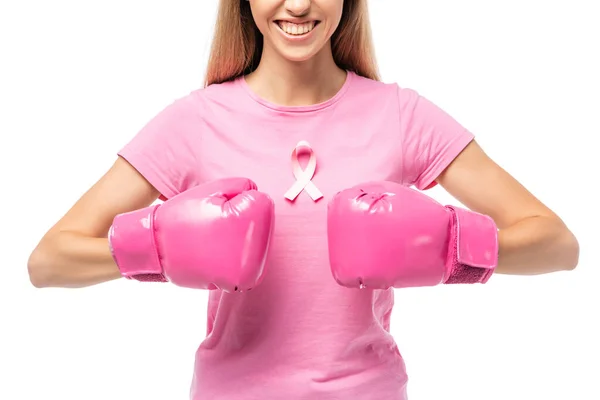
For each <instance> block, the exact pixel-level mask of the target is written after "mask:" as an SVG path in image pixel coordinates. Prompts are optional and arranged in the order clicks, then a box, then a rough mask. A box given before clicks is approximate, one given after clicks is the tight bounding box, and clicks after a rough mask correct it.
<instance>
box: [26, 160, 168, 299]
mask: <svg viewBox="0 0 600 400" xmlns="http://www.w3.org/2000/svg"><path fill="white" fill-rule="evenodd" d="M158 196H159V193H158V191H157V190H156V189H155V188H154V187H153V186H152V185H150V183H149V182H148V181H147V180H146V179H145V178H144V177H143V176H142V175H140V174H139V173H138V172H137V170H135V169H134V168H133V167H132V166H131V165H130V164H129V163H128V162H126V161H125V160H123V159H121V158H118V159H117V161H116V162H115V163H114V165H113V166H112V167H111V168H110V169H109V170H108V171H107V173H106V174H105V175H104V176H103V177H102V178H101V179H100V180H98V182H96V183H95V184H94V185H93V186H92V187H91V188H90V189H89V190H88V191H87V192H86V193H85V194H84V195H83V196H82V197H81V198H80V199H79V200H78V201H77V202H76V203H75V204H74V205H73V207H72V208H71V209H70V210H69V211H68V212H67V213H66V214H65V215H64V216H63V217H62V218H61V219H60V220H59V221H58V222H57V223H56V224H55V225H54V226H53V227H52V228H51V229H50V230H49V231H48V232H47V233H46V234H45V235H44V237H43V238H42V239H41V240H40V242H39V244H38V245H37V247H36V248H35V249H34V250H33V252H32V253H31V255H30V257H29V260H28V263H27V268H28V272H29V278H30V280H31V283H32V284H33V285H34V286H35V287H40V288H41V287H70V288H75V287H85V286H91V285H96V284H99V283H102V282H107V281H111V280H115V279H118V278H120V276H121V274H120V273H119V270H118V268H117V265H116V264H115V262H114V261H113V259H112V256H111V253H110V250H109V246H108V239H107V238H106V236H107V233H108V230H109V228H110V225H111V224H112V220H113V218H114V217H115V216H116V215H117V214H121V213H124V212H128V211H132V210H135V209H139V208H143V207H147V206H149V205H150V204H152V202H154V201H155V200H156V199H157V198H158Z"/></svg>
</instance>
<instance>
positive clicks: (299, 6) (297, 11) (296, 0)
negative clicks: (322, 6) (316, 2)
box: [285, 0, 310, 17]
mask: <svg viewBox="0 0 600 400" xmlns="http://www.w3.org/2000/svg"><path fill="white" fill-rule="evenodd" d="M285 8H286V9H287V10H288V12H289V13H290V14H292V15H293V16H294V17H302V16H304V15H306V14H307V13H308V11H309V10H310V0H286V2H285Z"/></svg>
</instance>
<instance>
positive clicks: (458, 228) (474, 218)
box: [444, 206, 498, 284]
mask: <svg viewBox="0 0 600 400" xmlns="http://www.w3.org/2000/svg"><path fill="white" fill-rule="evenodd" d="M447 209H448V210H449V211H450V212H451V213H452V218H451V224H450V241H449V244H448V258H447V260H446V276H445V281H444V284H456V283H486V282H487V281H488V279H490V277H491V276H492V274H493V273H494V270H495V269H496V266H497V265H498V228H497V226H496V224H495V223H494V220H493V219H492V218H490V217H489V216H487V215H482V214H479V213H476V212H473V211H470V210H465V209H462V208H458V207H453V206H447Z"/></svg>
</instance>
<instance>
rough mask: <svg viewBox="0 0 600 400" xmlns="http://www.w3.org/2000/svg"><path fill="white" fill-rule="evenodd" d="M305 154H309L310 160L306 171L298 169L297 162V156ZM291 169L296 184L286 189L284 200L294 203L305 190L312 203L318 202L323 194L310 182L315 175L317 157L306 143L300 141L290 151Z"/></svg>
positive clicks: (298, 163) (298, 164)
mask: <svg viewBox="0 0 600 400" xmlns="http://www.w3.org/2000/svg"><path fill="white" fill-rule="evenodd" d="M304 152H307V153H309V154H310V159H309V160H308V165H307V166H306V169H304V170H303V169H302V168H301V167H300V162H299V161H298V155H299V154H301V153H304ZM292 169H293V172H294V177H296V182H294V184H293V185H292V187H290V188H289V189H288V191H287V192H286V193H285V198H286V199H288V200H290V201H294V199H296V197H298V195H299V194H300V192H302V191H303V190H306V193H308V195H309V196H310V197H311V198H312V199H313V201H317V200H319V199H320V198H321V197H323V194H322V193H321V191H320V190H319V189H317V187H316V186H315V184H314V183H313V182H312V178H313V176H314V175H315V171H316V170H317V157H316V156H315V152H314V151H313V149H312V147H310V144H308V142H306V141H304V140H301V141H300V142H298V144H297V145H296V147H295V148H294V150H293V151H292Z"/></svg>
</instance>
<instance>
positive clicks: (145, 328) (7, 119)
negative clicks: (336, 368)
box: [0, 0, 600, 400]
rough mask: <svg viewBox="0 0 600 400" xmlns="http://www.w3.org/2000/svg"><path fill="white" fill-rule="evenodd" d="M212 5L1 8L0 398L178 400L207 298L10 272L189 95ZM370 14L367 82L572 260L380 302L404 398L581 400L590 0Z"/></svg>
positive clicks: (593, 388)
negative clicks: (546, 227) (131, 144)
mask: <svg viewBox="0 0 600 400" xmlns="http://www.w3.org/2000/svg"><path fill="white" fill-rule="evenodd" d="M257 1H258V0H257ZM321 1H327V0H321ZM216 3H217V2H216V1H205V0H202V1H200V0H195V1H184V0H171V1H168V2H167V1H148V0H146V1H136V0H118V1H116V0H104V1H99V2H89V1H65V0H54V1H31V0H30V1H26V0H21V1H18V2H17V1H14V2H11V1H9V0H2V3H0V4H1V8H0V43H1V54H0V60H1V61H0V71H1V73H0V85H1V86H0V107H1V108H0V135H1V141H0V167H1V168H0V174H1V180H0V182H1V183H2V186H0V191H1V196H0V210H2V218H1V220H0V221H1V222H0V235H1V237H0V239H1V240H0V247H1V251H2V263H1V268H2V279H1V280H0V317H1V319H0V324H1V325H0V326H1V328H0V335H1V339H0V398H1V399H6V400H17V399H26V400H33V399H42V398H43V399H61V400H75V399H76V400H82V399H85V400H95V399H103V400H105V399H115V400H120V399H145V400H151V399H161V400H162V399H170V400H171V399H186V398H187V395H188V391H189V385H190V379H191V376H192V366H193V356H194V352H195V349H196V347H197V345H198V344H199V343H200V341H201V340H202V339H203V335H204V332H205V315H206V314H205V306H206V293H204V292H197V291H191V290H182V289H180V288H175V287H173V286H171V285H154V284H146V285H144V284H137V283H135V282H126V281H118V282H113V283H108V284H104V285H99V286H97V287H92V288H87V289H80V290H72V289H71V290H67V289H35V288H33V287H32V286H31V285H30V284H29V281H28V277H27V272H26V261H27V257H28V255H29V252H30V251H31V250H32V249H33V247H34V246H35V245H36V243H37V241H38V240H39V239H40V237H41V236H42V235H43V234H44V232H45V231H46V230H47V229H48V228H49V227H50V226H51V225H52V224H53V223H54V222H55V221H56V220H57V219H58V218H60V217H61V216H62V214H63V213H64V212H65V211H66V210H67V209H68V208H69V207H70V206H71V204H72V203H74V202H75V201H76V200H77V199H78V198H79V196H80V195H81V194H82V193H83V192H84V191H85V190H86V189H87V188H88V187H89V186H91V185H92V184H93V183H94V182H95V181H96V180H97V179H98V178H99V177H100V176H101V175H102V174H103V173H104V171H105V170H106V169H107V168H108V167H109V166H110V165H111V164H112V162H113V161H114V158H115V153H116V151H117V150H118V149H120V147H121V146H122V145H123V144H125V142H126V141H128V140H129V139H130V138H131V137H132V135H134V134H135V133H136V132H137V130H138V129H139V128H141V126H143V125H144V124H145V123H146V122H147V121H148V120H149V119H150V118H151V117H153V116H154V115H155V113H157V112H158V111H160V110H161V109H162V108H163V107H164V106H166V105H167V104H169V103H170V102H171V101H172V100H173V99H174V98H176V97H178V96H181V95H185V94H187V93H189V92H190V91H191V90H193V89H195V88H198V87H200V86H201V85H202V81H203V73H204V68H205V63H206V59H207V55H208V48H209V43H210V38H211V34H212V26H213V21H214V16H215V10H216ZM370 6H371V19H372V25H373V32H374V37H375V43H376V46H377V51H378V59H379V63H380V65H381V70H382V73H383V79H384V81H388V82H391V81H396V82H398V83H400V85H402V86H406V87H412V88H414V89H416V90H418V91H419V92H421V93H422V94H424V95H425V96H427V97H429V98H430V99H431V100H433V101H434V102H435V103H437V104H438V105H439V106H441V107H442V108H444V109H445V110H447V111H448V112H449V113H451V114H452V115H453V116H455V117H456V118H457V119H458V120H459V121H460V122H461V123H463V124H464V125H465V126H467V127H468V128H469V129H470V130H472V131H473V132H475V133H476V135H477V137H478V140H479V142H480V143H481V144H482V145H483V147H484V148H485V149H486V151H487V152H488V153H489V154H490V155H491V156H492V157H493V158H494V159H495V160H496V161H497V162H499V163H500V164H501V165H502V166H504V167H505V168H506V169H507V170H508V171H509V172H511V173H513V174H514V175H515V176H516V177H517V178H518V179H519V180H520V181H521V182H522V183H524V184H525V185H526V186H527V187H528V188H529V189H530V190H531V191H532V192H534V194H536V195H537V196H538V197H540V198H541V199H542V200H543V201H544V202H545V203H546V204H548V205H549V206H550V207H551V208H553V209H554V210H555V211H556V212H558V214H559V215H560V216H561V217H563V218H564V220H565V221H566V222H567V224H568V225H569V226H570V227H571V228H572V230H573V231H574V232H575V233H576V235H577V236H578V238H579V240H580V243H581V248H582V251H581V258H580V264H579V267H578V269H576V270H575V271H573V272H565V273H556V274H553V275H547V276H537V277H507V276H495V277H494V278H493V279H492V280H491V281H490V282H489V284H487V285H479V286H460V287H458V286H454V287H436V288H428V289H418V290H403V291H397V306H396V311H395V313H394V315H393V333H394V335H395V337H396V340H397V341H398V343H399V345H400V348H401V351H402V353H403V355H404V357H405V359H406V363H407V367H408V373H409V376H410V383H409V394H410V399H411V400H434V399H435V400H437V399H440V400H441V399H461V400H471V399H472V400H493V399H511V400H538V399H539V400H541V399H544V400H551V399H570V400H592V399H595V400H598V399H600V390H599V387H598V384H597V383H596V379H598V374H599V373H600V367H599V366H598V363H599V357H600V350H599V345H598V342H599V337H600V329H599V328H598V316H599V312H598V307H599V305H600V301H599V295H598V292H599V290H598V288H597V286H598V280H599V279H600V273H599V266H598V257H599V256H598V255H595V254H594V253H593V251H594V249H598V237H599V236H598V234H597V233H596V232H595V231H596V230H597V229H598V226H599V222H600V221H599V219H598V197H597V195H594V193H593V192H594V191H597V190H598V185H597V179H598V173H599V172H600V169H599V168H598V150H597V148H598V147H597V144H596V139H597V137H598V134H599V133H600V122H599V119H598V113H599V109H600V100H599V99H600V95H599V93H600V78H599V71H600V61H599V59H598V57H599V55H598V54H599V53H598V49H600V43H599V42H600V24H599V23H598V21H599V20H600V16H599V15H598V11H595V10H597V4H596V2H595V1H592V0H589V1H584V0H570V1H568V2H567V1H560V2H559V1H542V0H538V1H533V0H519V1H515V0H504V1H501V2H489V1H475V0H471V1H468V0H455V1H452V2H449V1H441V0H418V1H417V0H404V1H392V0H387V1H384V0H372V1H370ZM431 194H432V195H433V196H434V197H436V198H437V199H438V200H440V201H443V202H454V203H455V201H454V200H452V199H451V198H449V197H448V195H447V194H445V193H444V192H442V191H441V190H440V189H436V190H434V191H432V192H431ZM90 212H93V210H90Z"/></svg>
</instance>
